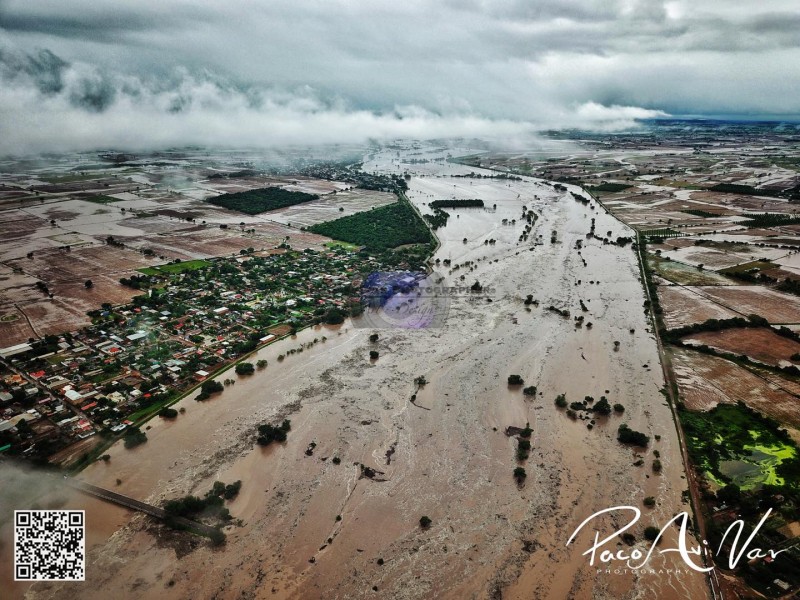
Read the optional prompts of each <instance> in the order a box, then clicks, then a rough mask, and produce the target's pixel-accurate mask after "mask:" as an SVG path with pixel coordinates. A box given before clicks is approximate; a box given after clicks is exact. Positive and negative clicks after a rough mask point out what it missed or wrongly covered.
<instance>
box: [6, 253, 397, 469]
mask: <svg viewBox="0 0 800 600" xmlns="http://www.w3.org/2000/svg"><path fill="white" fill-rule="evenodd" d="M380 266H381V265H380V263H379V262H378V260H377V259H376V258H373V257H367V258H366V260H365V259H364V257H363V256H360V255H358V254H357V253H356V252H353V251H351V250H347V249H344V248H342V247H338V246H336V247H333V248H331V249H329V250H327V251H323V252H320V251H315V250H313V249H306V250H304V251H302V252H297V251H293V250H291V249H290V248H289V247H288V245H286V244H284V247H283V248H278V249H275V250H271V251H265V252H255V251H253V250H252V249H249V250H243V251H242V255H241V256H240V257H237V258H222V259H214V260H197V261H187V262H186V263H181V262H177V263H175V264H170V265H167V266H166V267H168V269H164V270H163V271H160V270H157V269H143V271H145V272H147V273H151V274H149V275H148V274H142V275H140V276H136V275H134V276H132V278H131V279H124V280H123V284H127V285H129V286H134V287H135V288H137V289H141V290H142V292H143V293H142V295H139V296H135V297H134V298H133V302H132V303H131V304H129V305H125V306H120V307H112V306H111V305H110V304H104V305H103V307H102V308H101V309H99V310H96V311H91V313H90V316H91V317H92V319H93V324H92V325H91V326H89V327H86V328H85V329H82V330H79V331H75V332H65V333H64V334H63V335H49V336H47V337H45V338H44V339H42V340H36V341H34V340H31V341H30V342H26V343H22V344H16V345H14V346H10V347H6V348H2V349H0V359H2V362H1V363H0V364H1V365H2V372H0V376H1V379H0V381H1V383H0V411H2V412H0V415H2V420H0V452H3V453H9V454H15V455H22V456H24V457H26V458H29V459H32V460H35V461H37V462H41V463H50V464H55V465H59V466H62V467H64V468H72V467H80V466H81V465H82V464H83V463H84V462H85V461H86V460H88V458H89V457H90V456H94V454H96V452H95V453H94V454H92V450H94V449H96V448H97V447H103V446H105V445H107V444H108V443H110V442H112V441H114V440H116V439H118V436H120V435H125V430H126V429H128V428H135V426H136V425H137V424H138V423H140V422H142V421H143V420H146V419H147V418H149V417H152V416H153V415H154V414H155V413H157V412H158V411H159V410H160V409H161V408H163V407H165V406H167V405H169V404H171V403H173V402H175V401H177V400H178V399H179V398H180V397H183V396H184V395H185V394H186V392H187V391H190V390H192V389H194V388H195V387H196V386H197V385H198V384H200V383H202V382H203V381H205V380H206V379H207V378H208V377H209V376H210V375H211V374H212V373H216V372H218V371H220V370H222V369H224V368H225V367H227V366H230V364H231V363H232V362H234V361H236V359H238V358H240V357H242V356H244V355H247V354H249V353H251V352H253V351H254V350H255V349H257V348H258V347H261V346H263V345H265V344H269V343H271V342H273V341H274V340H276V339H278V338H280V337H282V336H285V335H288V334H291V333H292V332H294V331H296V330H297V329H298V328H302V327H304V326H306V325H309V324H312V323H319V322H321V321H326V322H330V323H338V322H341V319H342V317H341V315H345V314H350V313H351V311H352V309H353V306H359V305H360V302H359V297H358V296H359V286H360V283H361V279H362V274H363V273H365V272H371V271H375V270H377V269H379V268H380ZM229 381H230V380H229Z"/></svg>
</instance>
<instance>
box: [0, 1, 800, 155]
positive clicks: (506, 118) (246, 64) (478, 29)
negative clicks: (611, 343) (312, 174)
mask: <svg viewBox="0 0 800 600" xmlns="http://www.w3.org/2000/svg"><path fill="white" fill-rule="evenodd" d="M799 48H800V9H799V8H798V2H797V0H758V2H755V1H751V2H734V1H732V0H692V1H686V0H672V1H668V2H662V1H660V0H445V1H433V0H260V1H257V0H213V1H212V0H192V1H184V0H134V1H128V2H125V1H124V0H0V151H2V152H4V153H6V152H14V153H22V152H27V151H36V150H42V149H44V150H47V149H52V150H63V149H72V148H95V147H118V148H126V147H127V148H132V149H144V148H157V147H163V146H168V145H177V144H187V143H209V144H219V145H236V146H246V145H259V144H266V145H269V144H281V143H285V142H303V143H304V142H315V141H316V142H331V141H342V142H354V141H361V140H365V139H368V138H376V139H391V138H395V137H441V136H465V135H466V136H469V135H478V136H484V135H488V134H491V133H494V134H497V135H500V136H510V135H522V134H525V133H527V132H531V131H535V130H537V129H542V128H560V127H572V126H582V127H593V128H598V129H613V128H620V127H627V126H631V125H632V124H633V123H634V120H635V119H637V118H647V117H654V116H663V115H667V114H670V115H688V114H693V115H722V114H726V115H737V114H738V115H743V116H752V115H775V116H777V117H779V118H780V117H785V116H796V115H798V114H800V94H798V93H797V90H798V89H800V49H799Z"/></svg>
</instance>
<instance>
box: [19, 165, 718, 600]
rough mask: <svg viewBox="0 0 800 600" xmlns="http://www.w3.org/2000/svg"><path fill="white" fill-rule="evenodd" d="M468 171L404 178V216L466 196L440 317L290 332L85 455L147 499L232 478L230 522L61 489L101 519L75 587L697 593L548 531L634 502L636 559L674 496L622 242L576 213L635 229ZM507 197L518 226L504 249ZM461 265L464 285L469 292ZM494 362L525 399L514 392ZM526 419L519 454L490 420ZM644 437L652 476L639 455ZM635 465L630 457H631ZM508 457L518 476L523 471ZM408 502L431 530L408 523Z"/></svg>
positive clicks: (674, 448)
mask: <svg viewBox="0 0 800 600" xmlns="http://www.w3.org/2000/svg"><path fill="white" fill-rule="evenodd" d="M393 161H394V162H395V163H397V159H395V158H394V157H393V158H392V159H390V158H389V157H388V155H387V156H383V155H381V154H378V155H377V156H376V157H374V158H373V160H372V161H371V162H367V163H366V164H365V167H364V168H365V169H367V170H385V171H394V170H396V169H404V168H407V165H405V166H404V165H402V164H392V163H393ZM411 170H412V171H413V169H411ZM469 170H470V169H466V168H464V167H459V166H456V165H451V164H441V165H439V164H436V165H426V168H425V169H424V170H423V169H419V170H418V172H417V173H416V174H414V175H413V176H412V178H411V179H410V180H409V181H408V185H409V191H408V198H409V199H410V200H411V201H412V202H413V203H414V205H415V206H416V207H417V208H419V210H420V211H421V212H422V213H426V212H430V211H429V209H428V208H427V204H428V203H429V202H430V201H432V200H435V199H450V198H456V199H471V198H480V199H482V200H483V201H484V204H485V208H483V209H481V208H470V209H448V211H449V212H450V213H451V214H450V218H449V220H448V223H447V225H446V226H445V227H443V228H441V229H439V230H438V231H437V235H438V237H439V238H440V241H441V247H440V248H439V249H438V251H437V252H436V255H435V256H434V260H437V259H438V264H436V266H434V269H433V270H434V273H433V277H435V278H439V279H440V280H441V281H440V283H441V285H442V286H443V287H446V288H448V296H447V302H446V303H442V304H441V305H439V306H440V308H441V310H442V311H444V312H445V314H444V315H443V316H444V318H443V319H441V320H440V321H437V326H431V327H428V328H403V327H392V328H383V329H376V328H374V327H372V326H370V325H371V324H374V322H373V321H369V320H368V319H367V318H365V317H362V318H360V319H355V320H353V321H346V322H345V323H344V324H343V325H341V326H338V327H317V328H310V329H306V330H304V331H301V332H300V333H298V334H297V336H293V337H290V338H286V339H283V340H280V341H278V342H276V343H274V344H271V345H269V346H267V347H266V348H264V349H262V350H260V351H259V352H258V354H257V355H256V356H255V357H254V360H258V359H262V358H263V359H266V360H267V361H268V363H269V365H268V366H267V368H266V369H264V370H263V371H258V372H256V373H255V374H254V375H252V376H236V377H235V379H236V383H235V385H231V386H228V387H226V389H225V391H224V392H223V393H222V394H221V395H220V396H219V397H215V398H213V399H211V400H208V401H206V402H203V403H199V402H195V400H194V397H193V395H190V396H189V397H187V398H185V399H184V400H182V401H181V402H180V403H179V404H177V405H176V406H175V408H177V409H182V408H185V409H186V411H185V413H183V414H181V415H180V416H179V417H178V418H177V419H176V420H174V422H170V421H165V420H159V419H156V420H153V421H151V422H150V426H151V428H150V429H149V430H147V436H148V442H147V443H146V444H144V445H142V446H139V447H137V448H135V449H133V450H126V449H124V448H123V447H122V445H121V444H117V445H116V446H114V447H112V448H111V450H110V451H109V454H110V459H109V461H108V462H97V463H95V464H93V465H92V466H91V467H89V468H88V469H86V470H85V471H83V472H82V474H81V478H83V479H85V480H86V481H89V482H92V483H94V484H96V485H100V486H103V487H108V488H112V489H115V490H117V491H120V492H122V493H125V494H128V495H130V496H133V497H135V498H139V499H146V500H147V501H149V502H151V503H153V504H160V503H162V502H163V501H164V500H166V499H169V498H175V497H178V496H183V495H185V494H188V493H193V494H196V495H202V494H204V493H205V491H206V490H208V489H209V488H210V486H211V484H212V483H213V482H214V481H224V482H232V481H235V480H241V481H242V490H241V493H240V494H239V496H238V497H237V498H236V499H235V500H233V501H232V502H231V503H230V504H229V508H230V511H231V514H232V515H233V517H234V520H235V521H236V520H237V519H240V520H241V522H240V523H238V522H237V523H236V524H234V525H232V526H230V527H228V528H226V534H227V543H226V545H225V546H224V547H222V548H211V547H209V546H207V545H206V544H202V543H196V542H195V543H192V542H191V541H190V542H187V541H186V539H185V536H177V535H175V534H171V533H169V532H165V531H163V530H162V529H161V527H160V526H156V525H153V524H152V523H150V522H148V521H147V519H146V518H145V517H143V516H141V515H136V516H133V517H131V515H130V514H129V513H127V512H125V511H122V510H119V509H116V508H112V507H107V506H105V505H102V506H101V505H100V504H99V502H95V501H91V502H88V501H80V500H79V501H78V502H79V503H81V502H83V503H84V505H85V506H86V507H87V510H88V511H90V512H89V517H88V519H89V526H90V528H91V527H92V519H93V518H95V517H93V516H92V515H100V514H103V515H105V516H103V517H101V518H100V523H99V524H98V525H97V526H96V528H95V530H96V531H97V532H98V533H97V535H96V536H95V539H94V542H95V543H94V544H93V545H92V547H91V548H90V549H89V556H88V558H89V560H88V565H87V582H89V583H91V585H88V586H86V587H83V588H81V594H82V597H83V598H98V599H99V598H108V597H109V596H114V595H117V596H124V597H127V598H143V599H144V598H174V599H181V598H190V597H197V598H200V597H204V598H205V597H216V598H225V599H228V598H230V599H233V598H242V597H244V598H287V599H288V598H297V599H300V598H302V599H306V598H341V599H344V598H366V597H381V598H440V597H441V598H459V599H460V598H496V597H501V595H502V597H503V598H520V599H522V598H525V599H528V598H554V599H555V598H559V599H560V598H566V597H573V598H606V597H607V598H638V597H659V598H672V597H691V598H702V597H705V596H706V595H707V588H706V583H705V579H704V577H703V576H702V575H700V574H699V573H696V572H693V571H689V570H688V569H686V567H685V565H684V564H683V562H682V561H681V559H680V558H678V557H677V555H676V554H675V553H672V554H665V555H661V556H656V557H654V558H653V559H652V563H651V564H650V565H648V566H649V567H651V568H652V569H654V570H655V571H656V572H655V573H653V574H650V573H648V572H646V571H642V572H635V573H634V572H632V571H631V570H629V569H620V570H619V572H614V569H609V571H608V572H606V570H605V569H604V568H603V569H601V568H599V567H598V565H595V566H590V564H589V559H588V557H586V556H584V555H583V552H584V550H586V549H587V548H588V547H589V546H590V545H591V540H592V538H593V531H589V530H588V529H587V530H584V531H583V532H582V533H581V534H580V535H578V537H577V540H576V541H575V542H574V543H573V544H571V545H570V546H567V545H566V542H567V540H568V538H569V536H570V534H571V533H572V531H573V530H574V529H575V528H576V527H577V526H578V525H579V524H580V523H581V522H582V521H583V520H584V519H586V518H587V517H589V516H590V515H592V514H593V513H596V512H597V511H601V510H603V509H606V508H610V507H613V506H619V505H634V506H641V505H642V501H643V499H644V498H645V497H653V498H655V499H656V503H655V506H654V507H653V508H645V509H643V517H642V519H641V520H640V522H639V523H637V525H636V526H634V528H633V529H632V530H631V532H632V533H633V534H634V535H635V539H636V542H635V543H636V544H637V547H640V548H642V549H643V550H644V551H645V552H646V549H647V547H648V546H649V542H646V541H645V540H644V538H643V535H642V534H643V529H644V527H645V526H647V525H660V524H662V523H666V521H667V520H669V518H671V517H672V515H674V514H675V513H676V512H679V511H682V510H689V505H688V504H686V503H684V502H683V501H682V497H681V492H682V491H683V490H685V489H686V487H687V484H686V480H685V474H684V470H683V465H682V462H681V454H680V450H679V447H678V440H677V435H676V432H675V427H674V425H673V421H672V416H671V413H670V409H669V407H668V406H667V403H666V400H665V398H664V396H663V395H662V394H661V392H660V390H661V388H662V386H663V385H664V380H663V375H662V371H661V367H660V364H659V358H658V351H657V346H656V341H655V338H654V337H653V334H652V332H651V331H649V321H648V319H647V316H646V314H645V312H644V309H643V302H644V300H645V295H644V290H643V287H642V284H641V282H640V281H639V269H638V265H637V260H636V254H635V252H634V251H633V250H632V249H631V247H630V245H627V246H618V245H616V244H608V243H602V242H601V241H600V240H599V239H597V238H593V237H587V234H588V233H589V232H590V228H591V223H592V219H594V220H595V229H596V231H597V233H598V235H599V236H600V237H608V238H609V239H612V240H613V239H616V238H618V237H620V236H629V235H631V230H629V229H628V228H627V227H626V226H624V225H622V224H621V223H620V222H618V221H617V220H616V219H614V218H612V217H611V216H609V215H607V214H605V213H604V211H603V209H602V208H601V207H600V206H599V205H597V204H596V203H594V202H590V203H588V204H584V203H581V202H578V201H576V200H575V199H574V198H573V197H572V196H571V195H570V193H568V191H564V190H559V189H556V188H554V187H553V186H552V185H550V184H547V183H545V182H543V181H540V180H533V179H528V178H526V179H524V180H520V181H516V180H514V181H509V180H504V179H483V180H475V179H471V178H464V177H454V175H459V174H460V175H463V174H465V173H466V172H468V171H469ZM487 173H488V172H487ZM570 189H573V190H575V191H576V192H578V191H579V190H578V188H570ZM523 206H525V207H526V209H527V210H529V211H533V212H534V213H535V214H536V215H537V219H536V221H535V224H534V225H533V228H532V230H531V232H530V235H529V238H528V240H526V241H522V242H520V241H519V239H520V234H521V233H522V231H523V228H524V223H525V221H524V220H523V219H522V218H521V216H522V213H523ZM504 221H505V223H504ZM578 242H580V246H581V247H580V248H578V244H577V243H578ZM456 267H458V268H456ZM462 277H463V278H462ZM437 281H438V280H437ZM475 282H479V287H480V288H481V289H480V291H479V292H478V291H471V290H470V288H471V286H472V285H473V284H474V283H475ZM528 296H530V297H531V301H529V302H528V303H527V304H526V302H525V301H526V298H527V297H528ZM551 306H552V307H553V309H552V310H551V309H550V308H549V307H551ZM578 316H582V317H583V319H582V320H581V321H576V319H575V317H578ZM373 333H377V334H378V340H377V341H376V342H371V341H370V340H369V336H370V335H371V334H373ZM323 337H324V338H326V339H325V340H324V341H323V339H322V338H323ZM315 340H316V342H315ZM299 347H303V351H302V352H297V353H294V354H291V355H286V353H287V352H288V351H289V350H291V349H296V348H299ZM373 349H377V350H378V351H379V354H380V356H379V358H378V359H377V360H370V351H371V350H373ZM279 355H286V357H285V358H284V359H283V360H282V361H279V360H278V357H279ZM511 374H517V375H519V376H520V377H521V378H522V379H523V380H524V386H525V387H528V386H535V387H536V392H535V395H529V394H524V393H523V391H522V386H509V385H508V382H507V379H508V376H509V375H511ZM231 376H232V375H231V374H223V375H222V376H220V377H221V378H224V377H231ZM420 376H424V378H425V380H426V381H427V383H426V384H425V385H424V386H421V387H419V386H418V385H416V384H415V382H414V380H415V379H416V378H418V377H420ZM414 394H415V397H414V399H413V401H412V395H414ZM560 394H565V396H566V399H567V401H568V402H572V401H582V400H583V399H584V398H585V397H586V396H592V397H593V398H595V399H599V398H600V397H601V396H606V397H607V398H608V400H609V402H611V403H612V404H614V403H621V404H622V405H624V413H623V414H622V415H620V414H614V413H612V414H611V415H609V416H597V417H593V419H595V421H594V422H590V421H589V419H582V418H577V419H571V418H570V417H568V416H567V415H566V413H565V411H564V410H561V409H559V408H557V407H556V405H555V404H554V400H555V398H556V397H557V396H558V395H560ZM283 418H288V419H291V431H290V432H289V435H288V440H287V441H286V442H285V443H283V444H273V445H271V446H269V447H268V448H266V449H264V448H261V447H259V446H257V445H256V444H255V435H256V433H255V431H256V428H257V426H258V425H259V424H261V423H264V422H267V421H268V422H275V421H278V420H281V419H283ZM622 423H626V424H628V425H629V426H630V427H631V428H632V429H635V430H638V431H643V432H645V433H646V434H647V435H649V436H650V437H651V443H650V446H649V448H648V449H647V450H643V449H636V448H632V447H630V446H625V445H621V444H620V443H619V442H618V441H617V440H616V433H617V428H618V427H619V425H620V424H622ZM526 424H530V427H531V429H532V435H531V438H530V441H531V448H530V453H529V456H528V457H527V459H525V460H523V461H521V462H519V461H518V460H517V458H516V456H515V451H516V447H515V438H514V437H509V436H507V435H506V430H507V428H508V427H516V428H524V427H525V426H526ZM589 425H591V427H589ZM312 444H313V445H312ZM656 450H657V451H658V453H659V456H660V461H661V463H662V464H663V470H662V471H661V472H660V473H659V474H656V473H654V472H653V471H652V470H651V469H650V466H649V465H650V464H651V462H652V461H653V452H654V451H656ZM309 451H310V452H309ZM334 458H336V459H337V460H333V459H334ZM639 460H641V461H642V463H639V464H643V465H644V466H634V463H636V462H638V461H639ZM520 466H522V467H523V468H524V469H525V470H526V474H527V477H526V478H525V479H524V480H523V481H524V482H523V483H522V484H521V485H518V484H517V483H516V482H515V480H514V478H513V472H514V469H515V468H516V467H520ZM367 469H369V470H367ZM365 473H366V475H365ZM118 480H119V483H117V481H118ZM422 516H427V517H429V518H430V520H431V523H430V526H428V527H424V528H423V527H420V518H421V517H422ZM623 522H624V517H622V516H620V515H615V516H613V517H611V516H607V517H604V518H601V519H598V520H597V522H596V525H597V528H598V529H600V530H602V531H601V534H605V535H610V534H611V533H612V532H613V531H614V530H615V529H617V528H618V527H620V526H621V525H622V524H623ZM667 536H668V539H666V540H664V541H663V542H662V543H664V544H669V545H670V546H669V547H675V544H676V536H675V531H668V532H667ZM620 547H622V542H621V541H619V540H615V541H612V542H610V543H609V549H610V550H612V551H617V550H618V549H619V548H620ZM614 566H617V565H614ZM676 569H677V571H678V572H677V573H676V572H675V570H676ZM668 570H669V572H667V571H668ZM28 595H29V597H31V598H71V597H74V588H73V587H71V584H64V585H60V586H56V585H44V584H35V585H34V586H32V587H31V588H30V590H29V594H28Z"/></svg>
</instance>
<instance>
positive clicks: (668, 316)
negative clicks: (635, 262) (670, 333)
mask: <svg viewBox="0 0 800 600" xmlns="http://www.w3.org/2000/svg"><path fill="white" fill-rule="evenodd" d="M658 297H659V300H660V302H661V308H662V310H663V311H664V312H663V313H662V315H661V316H662V318H663V320H664V325H666V327H667V328H668V329H674V328H676V327H682V326H684V325H690V324H692V323H702V322H703V321H706V320H708V319H730V318H731V317H736V316H739V315H737V314H736V313H735V312H734V311H732V310H729V309H727V308H725V307H723V306H720V305H719V304H716V303H714V302H710V301H709V300H708V299H706V298H704V297H703V296H701V295H700V294H698V293H697V292H696V291H694V288H691V287H682V286H677V285H660V286H658Z"/></svg>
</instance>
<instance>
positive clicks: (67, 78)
mask: <svg viewBox="0 0 800 600" xmlns="http://www.w3.org/2000/svg"><path fill="white" fill-rule="evenodd" d="M540 112H541V111H540ZM546 115H547V118H546V121H545V120H542V121H538V122H533V121H523V120H511V119H497V118H490V117H486V116H483V115H480V114H476V113H474V112H472V111H469V110H468V109H465V108H462V109H453V110H451V112H441V111H431V110H428V109H426V108H423V107H419V106H413V105H411V106H396V107H394V108H393V109H391V110H366V109H363V108H359V107H354V106H352V105H351V104H350V103H349V102H348V101H347V100H346V99H343V98H340V97H324V96H323V94H321V93H320V92H318V91H317V90H314V89H312V88H310V87H297V88H294V89H279V88H269V87H257V86H244V85H240V84H236V83H233V82H231V81H229V80H226V79H225V78H223V77H220V76H217V75H215V74H212V73H208V72H203V73H201V74H197V73H189V72H188V71H186V70H184V69H178V70H175V71H174V72H172V73H170V74H169V76H168V77H159V78H152V79H146V78H143V77H141V76H133V75H115V74H110V73H107V72H104V71H102V70H101V69H98V68H96V67H94V66H92V65H88V64H85V63H68V62H67V61H65V60H63V59H61V58H60V57H58V56H56V55H55V54H53V53H52V52H49V51H47V50H41V51H39V52H37V53H34V54H28V53H22V52H19V51H14V50H9V49H4V50H0V154H3V155H24V154H31V153H38V152H60V151H69V150H93V149H103V148H115V149H121V150H155V149H161V148H166V147H175V146H186V145H208V146H213V147H240V148H241V147H275V146H280V145H286V144H305V145H313V144H330V143H344V144H349V143H363V142H367V141H369V140H377V141H384V140H393V139H399V138H405V139H434V138H455V137H478V138H485V139H503V138H519V137H527V136H534V135H535V134H536V132H537V131H540V130H542V129H553V128H566V127H569V128H572V127H580V128H589V129H601V130H617V129H623V128H629V127H633V126H635V125H636V122H637V120H639V119H648V118H655V117H662V116H666V115H665V113H663V112H661V111H654V110H647V109H643V108H637V107H630V106H603V105H601V104H597V103H593V102H589V103H584V104H581V105H578V106H575V107H573V108H565V107H557V106H551V107H548V110H547V111H546Z"/></svg>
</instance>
